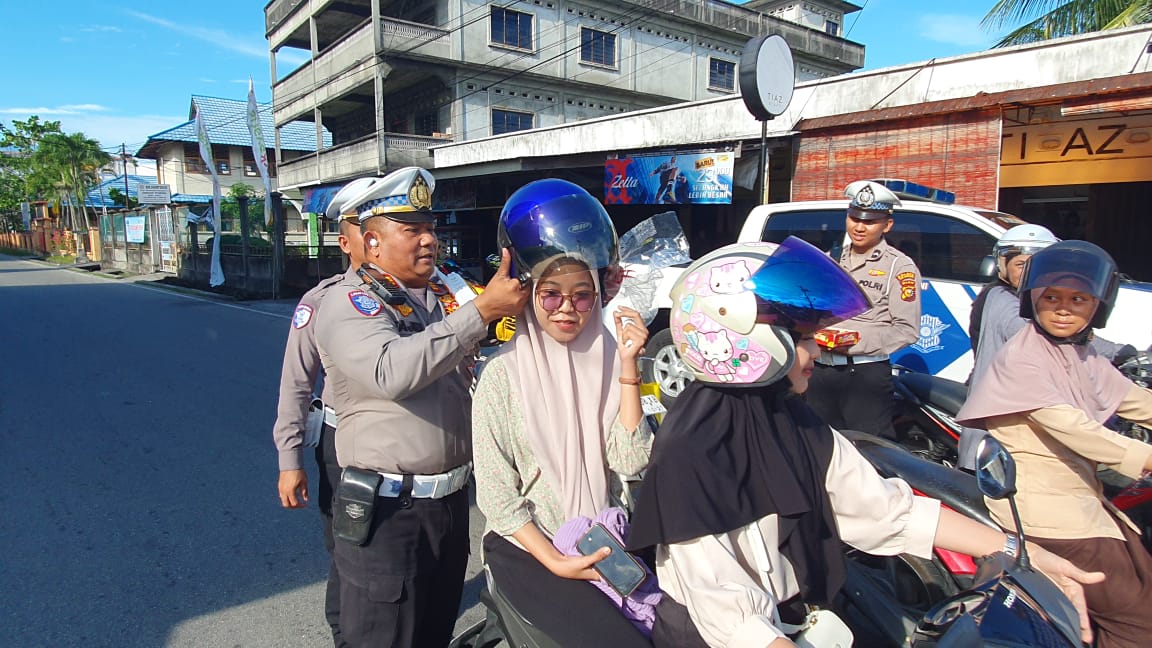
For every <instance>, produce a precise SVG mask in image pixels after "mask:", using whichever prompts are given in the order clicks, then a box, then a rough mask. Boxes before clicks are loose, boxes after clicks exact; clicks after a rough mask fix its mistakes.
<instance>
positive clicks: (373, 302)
mask: <svg viewBox="0 0 1152 648" xmlns="http://www.w3.org/2000/svg"><path fill="white" fill-rule="evenodd" d="M315 326H316V342H317V345H318V346H319V348H320V358H321V361H322V362H323V364H324V370H325V373H326V374H327V377H326V392H325V393H326V394H327V395H328V396H329V398H330V399H331V402H330V404H331V405H332V407H333V408H334V409H335V410H336V415H337V416H339V418H340V425H339V427H338V429H337V431H336V456H337V459H338V460H339V462H340V465H341V466H345V467H347V466H355V467H357V468H363V469H366V470H375V471H378V472H387V473H399V474H416V475H434V474H439V473H443V472H446V471H448V470H451V469H453V468H456V467H458V466H460V465H462V464H464V463H466V462H467V461H469V460H470V459H471V458H472V439H471V425H472V422H471V407H472V400H471V396H470V395H469V393H468V388H469V386H470V384H471V381H472V375H471V366H472V358H473V354H474V351H475V349H476V348H477V346H478V345H479V343H480V341H481V340H483V339H484V336H485V334H486V333H487V327H486V326H485V324H484V321H483V320H482V319H481V318H480V312H479V311H478V310H477V309H476V304H475V302H470V303H467V304H464V305H463V306H460V307H459V308H458V309H456V311H455V312H453V313H452V314H451V315H448V316H445V314H444V308H443V306H442V305H441V304H440V302H439V301H438V299H437V297H436V295H435V294H433V292H432V290H431V289H429V290H428V291H427V296H426V300H425V303H417V301H416V300H415V299H413V298H412V297H409V298H408V299H407V301H406V303H404V304H402V305H399V306H389V305H387V304H385V303H384V302H383V301H381V300H380V298H379V297H377V296H376V295H375V294H374V293H372V292H371V291H370V290H368V288H367V286H365V285H364V284H362V283H361V282H360V279H359V278H358V277H352V278H348V279H345V280H344V281H341V282H340V283H339V284H338V285H336V286H334V287H333V288H331V289H330V290H329V291H328V294H327V295H325V297H324V302H323V308H321V309H320V312H319V314H318V316H317V318H316V324H315Z"/></svg>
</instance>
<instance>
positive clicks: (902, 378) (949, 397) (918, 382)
mask: <svg viewBox="0 0 1152 648" xmlns="http://www.w3.org/2000/svg"><path fill="white" fill-rule="evenodd" d="M895 380H898V381H899V382H900V384H902V385H904V386H905V387H906V388H908V391H910V392H912V394H913V395H915V396H916V398H919V399H920V402H922V403H928V404H929V405H932V406H934V407H936V408H937V409H941V410H944V411H945V412H947V413H948V414H951V415H953V416H955V415H956V412H959V411H960V408H961V407H963V406H964V401H965V400H967V398H968V386H967V385H965V384H964V383H960V382H956V381H955V380H948V379H947V378H939V377H937V376H933V375H931V374H926V373H915V372H908V373H903V374H900V375H899V376H896V377H895Z"/></svg>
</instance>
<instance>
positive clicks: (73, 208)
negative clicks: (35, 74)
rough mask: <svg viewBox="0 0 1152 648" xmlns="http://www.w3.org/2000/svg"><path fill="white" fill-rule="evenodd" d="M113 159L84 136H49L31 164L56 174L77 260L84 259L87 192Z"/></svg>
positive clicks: (42, 142)
mask: <svg viewBox="0 0 1152 648" xmlns="http://www.w3.org/2000/svg"><path fill="white" fill-rule="evenodd" d="M111 159H112V156H110V155H109V154H108V153H107V152H105V151H104V150H103V149H101V148H100V142H97V141H96V140H94V139H91V138H89V137H85V136H84V133H72V134H70V135H65V134H63V133H49V134H47V135H45V136H44V137H43V138H41V140H40V143H39V146H37V148H36V152H35V154H34V155H33V162H34V164H35V165H36V166H38V167H40V168H41V169H43V170H45V171H47V172H50V173H54V174H56V176H57V178H58V180H59V184H58V185H57V186H58V187H59V188H60V190H61V203H63V202H64V199H65V198H66V199H67V204H68V206H69V214H70V220H71V229H72V232H73V234H75V235H76V259H77V260H78V261H83V260H85V259H86V258H87V253H86V252H87V251H86V250H85V249H84V244H83V242H84V239H85V238H86V237H87V233H88V225H89V222H88V214H87V210H86V208H85V201H86V194H87V191H88V188H89V187H91V186H92V185H94V184H95V183H96V182H98V181H99V178H98V176H97V171H98V170H99V169H100V167H102V166H104V165H105V164H107V163H108V162H109V161H110V160H111Z"/></svg>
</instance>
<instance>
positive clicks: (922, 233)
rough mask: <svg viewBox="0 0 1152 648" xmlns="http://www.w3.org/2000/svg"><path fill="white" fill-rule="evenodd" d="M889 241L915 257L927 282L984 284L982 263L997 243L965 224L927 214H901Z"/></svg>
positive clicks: (896, 216) (909, 212)
mask: <svg viewBox="0 0 1152 648" xmlns="http://www.w3.org/2000/svg"><path fill="white" fill-rule="evenodd" d="M887 240H888V244H889V245H893V246H895V247H897V248H899V249H900V250H902V251H903V252H904V253H905V254H907V255H908V256H910V257H912V260H913V261H915V262H916V266H917V267H918V268H920V274H921V275H923V276H924V277H925V278H927V279H945V280H948V281H964V282H968V283H983V282H984V281H986V280H987V278H986V277H984V276H983V275H981V274H980V263H981V261H983V260H984V257H985V256H987V255H988V254H989V253H990V252H991V250H992V245H993V243H995V242H996V241H995V239H994V238H993V237H992V236H991V235H989V234H987V233H985V232H983V231H981V230H979V229H977V228H975V227H972V226H971V225H969V224H967V223H964V222H962V221H959V220H956V219H953V218H948V217H945V216H940V215H937V214H929V213H925V212H916V211H907V210H897V212H896V215H895V223H894V224H893V226H892V230H891V231H890V232H888V235H887Z"/></svg>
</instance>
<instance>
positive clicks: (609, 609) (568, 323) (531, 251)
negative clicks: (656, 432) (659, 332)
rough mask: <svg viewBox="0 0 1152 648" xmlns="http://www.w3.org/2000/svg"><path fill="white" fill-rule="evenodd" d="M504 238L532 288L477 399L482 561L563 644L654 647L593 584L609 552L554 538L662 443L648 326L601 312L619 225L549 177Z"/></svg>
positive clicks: (596, 508)
mask: <svg viewBox="0 0 1152 648" xmlns="http://www.w3.org/2000/svg"><path fill="white" fill-rule="evenodd" d="M498 237H499V242H500V244H501V246H504V247H508V248H509V249H510V251H511V253H512V258H513V260H514V262H515V265H516V272H517V273H518V274H519V276H520V278H521V280H522V281H524V282H526V283H531V285H532V291H533V297H532V299H531V301H530V302H529V304H530V305H529V306H528V307H527V308H525V310H524V312H523V314H522V315H521V316H520V317H519V323H518V326H517V330H516V335H515V336H514V337H513V338H512V340H511V341H510V342H508V343H506V344H505V345H504V346H503V347H501V349H500V351H499V352H498V353H497V354H496V355H495V356H493V357H492V358H491V359H490V360H488V362H487V363H486V364H487V367H486V368H485V370H484V373H483V374H482V375H481V377H480V380H479V382H478V383H477V386H476V392H475V395H474V397H473V405H472V419H473V421H472V436H473V460H474V464H475V474H476V483H477V489H476V492H477V496H476V503H477V506H479V508H480V510H481V511H482V512H483V513H484V517H485V519H486V521H487V529H486V533H485V535H484V540H483V550H484V560H485V564H486V565H487V567H488V570H489V572H490V574H491V577H492V578H493V580H494V581H495V582H496V583H497V584H498V587H499V589H500V590H501V591H502V592H503V593H504V595H505V596H506V597H507V598H508V599H509V600H510V601H511V603H512V604H513V606H514V607H515V608H516V610H517V611H518V612H520V613H521V614H522V615H524V617H525V618H527V619H528V620H529V621H531V622H532V624H533V625H535V626H536V627H537V628H539V629H540V630H542V631H543V632H544V633H545V634H547V635H548V636H549V637H550V638H552V639H553V640H554V641H555V642H556V643H557V644H559V645H572V646H633V645H635V646H647V645H650V644H649V643H648V640H647V638H646V637H645V636H644V635H643V634H641V632H640V631H639V630H637V629H636V628H635V627H634V626H633V625H632V624H631V623H630V622H629V621H628V619H626V618H625V617H624V615H622V614H621V613H620V611H619V610H618V609H616V608H615V607H614V605H613V603H612V602H611V601H610V600H609V599H608V597H606V596H605V595H604V594H603V593H601V592H600V591H598V590H597V589H596V588H595V587H593V586H591V584H590V583H588V582H584V581H595V580H599V576H598V575H597V573H596V571H595V570H594V569H593V568H592V565H593V564H594V563H596V562H597V561H599V560H601V559H603V558H604V557H605V556H606V555H607V553H600V554H594V555H592V556H575V557H573V556H566V555H564V554H563V553H561V552H560V551H559V550H558V549H556V548H555V547H554V546H553V544H552V538H553V536H554V535H555V534H556V533H557V531H558V530H559V529H560V527H561V526H562V525H563V524H564V523H565V522H566V521H568V520H571V519H573V518H577V517H580V516H583V517H587V518H595V517H596V515H597V514H598V513H600V512H601V511H603V510H604V509H606V508H608V507H610V506H612V504H613V500H612V494H611V492H610V491H611V484H612V483H613V482H612V479H611V476H612V473H613V472H617V473H621V474H626V475H631V474H636V473H638V472H640V471H641V470H642V469H643V468H644V466H645V465H646V464H647V463H648V455H649V451H650V449H651V445H652V435H651V433H650V431H649V429H648V427H647V425H646V423H645V422H644V415H643V410H642V408H641V405H640V373H639V368H638V366H637V359H638V357H639V355H640V352H641V349H642V348H643V346H644V343H645V341H647V339H648V331H647V329H646V328H645V327H644V325H643V320H642V319H641V318H640V316H639V314H638V313H637V312H636V311H634V310H631V309H623V308H622V309H620V310H618V311H617V312H615V313H613V324H614V327H615V330H616V336H615V339H614V338H613V336H612V335H611V334H610V333H609V331H608V329H607V328H606V327H605V325H604V323H603V322H604V317H603V304H606V303H607V302H608V300H609V299H610V298H611V297H612V295H611V294H610V293H611V292H612V291H613V290H614V288H615V287H616V283H615V279H616V277H617V276H618V272H619V270H618V249H617V241H616V232H615V229H614V228H613V226H612V222H611V220H610V219H609V217H608V214H607V212H606V211H605V210H604V208H603V206H601V205H600V202H599V201H597V200H596V199H595V198H593V197H592V196H591V195H590V194H589V193H588V192H586V191H584V190H583V189H582V188H580V187H579V186H577V185H574V184H572V183H570V182H566V181H563V180H555V179H549V180H539V181H536V182H532V183H530V184H528V185H525V186H524V187H522V188H521V189H519V190H518V191H517V192H516V193H514V194H513V195H512V196H511V198H509V199H508V202H507V203H506V204H505V206H504V210H503V213H501V215H500V224H499V233H498Z"/></svg>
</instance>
